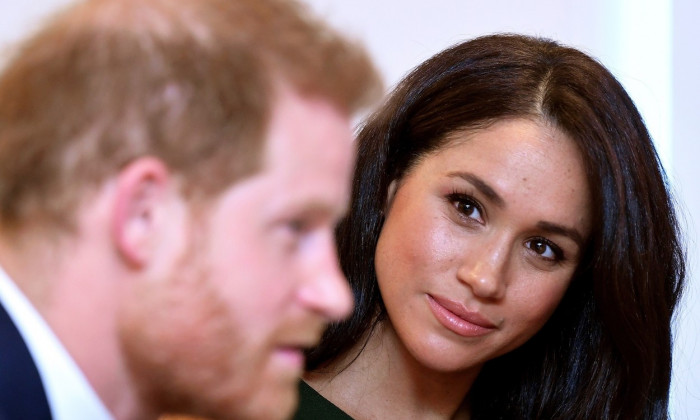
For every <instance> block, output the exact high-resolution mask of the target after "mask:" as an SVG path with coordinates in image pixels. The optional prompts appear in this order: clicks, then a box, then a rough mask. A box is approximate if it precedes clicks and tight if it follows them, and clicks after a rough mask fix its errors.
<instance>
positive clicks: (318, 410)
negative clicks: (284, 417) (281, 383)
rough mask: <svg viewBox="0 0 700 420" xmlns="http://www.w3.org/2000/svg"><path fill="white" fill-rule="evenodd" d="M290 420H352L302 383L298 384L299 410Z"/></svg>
mask: <svg viewBox="0 0 700 420" xmlns="http://www.w3.org/2000/svg"><path fill="white" fill-rule="evenodd" d="M292 420H353V418H352V417H350V416H348V415H347V414H345V413H344V412H343V410H341V409H340V408H338V407H336V406H335V405H333V403H332V402H330V401H328V400H327V399H325V398H323V397H322V396H321V394H319V393H318V392H316V390H314V389H313V388H311V387H310V386H309V385H307V384H306V382H304V381H300V382H299V408H298V409H297V412H296V414H294V418H293V419H292Z"/></svg>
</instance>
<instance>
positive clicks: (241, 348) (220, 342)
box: [122, 91, 354, 419]
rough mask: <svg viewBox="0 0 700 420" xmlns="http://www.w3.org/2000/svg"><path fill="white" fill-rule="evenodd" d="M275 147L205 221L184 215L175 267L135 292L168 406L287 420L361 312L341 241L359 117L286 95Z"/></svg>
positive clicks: (135, 360)
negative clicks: (309, 379) (301, 383)
mask: <svg viewBox="0 0 700 420" xmlns="http://www.w3.org/2000/svg"><path fill="white" fill-rule="evenodd" d="M266 141H267V142H266V149H265V156H264V164H263V166H262V169H261V170H260V171H259V172H258V173H256V174H254V175H252V176H250V177H248V178H245V179H243V180H241V181H239V182H237V183H235V184H234V185H233V186H231V187H230V188H229V189H227V190H225V191H224V192H223V193H222V194H221V195H220V196H219V197H218V198H216V199H215V200H214V201H213V202H211V203H209V204H207V206H206V207H205V210H204V213H202V214H198V215H192V214H190V213H189V212H188V211H183V214H184V215H183V216H182V220H183V223H182V225H181V226H173V227H172V229H173V243H174V244H176V243H181V244H182V245H181V246H179V247H177V246H175V245H174V246H173V247H174V248H179V249H178V250H177V251H173V261H174V263H173V265H172V267H173V268H172V269H171V270H164V273H163V276H162V278H160V279H159V280H158V279H156V281H153V282H150V283H149V284H147V285H143V286H140V287H138V288H137V289H135V290H134V296H133V297H132V298H131V299H132V300H133V302H134V303H133V304H131V305H130V307H129V309H127V310H126V311H125V313H124V314H123V316H122V337H123V341H124V342H125V343H124V347H125V349H126V351H127V353H128V355H129V363H130V365H131V366H130V368H131V370H132V372H133V374H134V376H136V377H137V380H138V381H139V383H140V385H141V387H142V391H143V392H144V393H145V397H146V398H148V399H150V400H153V401H154V403H155V404H156V406H159V407H166V408H167V409H169V410H172V409H173V407H175V408H176V409H177V410H186V411H188V412H193V413H201V414H203V415H208V416H211V417H217V418H236V419H247V418H259V419H277V418H285V417H287V416H288V415H290V414H291V412H292V410H293V409H294V407H295V406H296V402H297V383H298V380H299V377H300V375H301V373H302V370H303V367H304V357H303V354H302V350H303V349H305V348H308V347H311V346H313V345H314V344H316V343H317V342H318V340H319V339H320V336H321V333H322V331H323V329H324V327H325V325H326V323H327V322H328V321H331V320H337V319H340V318H342V317H344V316H346V315H347V314H348V313H349V312H350V310H351V306H352V300H351V295H350V291H349V289H348V287H347V285H346V283H345V279H344V278H343V276H342V274H341V272H340V270H339V268H338V262H337V256H336V251H335V242H334V239H333V231H334V227H335V224H336V223H337V221H338V218H339V217H340V216H342V214H343V212H344V211H345V207H346V203H347V200H348V193H349V177H350V173H351V170H352V165H353V162H354V148H353V145H352V138H351V131H350V125H349V121H348V118H347V116H346V115H345V114H343V113H341V112H339V111H338V110H336V108H334V107H333V106H331V105H330V104H329V103H327V102H325V101H323V100H317V99H313V98H306V97H301V96H298V95H296V94H295V93H292V92H290V91H282V93H281V94H280V96H279V97H278V99H277V103H276V105H275V107H274V108H273V114H272V116H271V122H270V125H269V130H268V134H267V137H266ZM183 207H185V206H183ZM195 401H196V402H195Z"/></svg>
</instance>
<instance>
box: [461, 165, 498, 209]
mask: <svg viewBox="0 0 700 420" xmlns="http://www.w3.org/2000/svg"><path fill="white" fill-rule="evenodd" d="M447 176H449V177H456V178H462V179H463V180H465V181H467V182H469V183H470V184H472V185H473V186H474V188H476V189H477V190H479V191H480V192H481V193H482V194H483V195H485V196H486V198H488V199H489V201H491V202H492V203H493V204H495V205H496V206H498V207H500V208H505V207H506V202H505V201H503V198H501V196H500V195H498V193H497V192H496V191H495V190H494V189H493V188H491V186H489V184H487V183H486V181H484V180H483V179H481V178H479V177H478V176H476V175H474V174H473V173H471V172H450V173H449V174H448V175H447Z"/></svg>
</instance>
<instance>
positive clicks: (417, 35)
mask: <svg viewBox="0 0 700 420" xmlns="http://www.w3.org/2000/svg"><path fill="white" fill-rule="evenodd" d="M305 1H306V2H307V3H308V4H310V5H311V7H312V8H313V9H314V10H315V11H316V12H317V13H318V14H320V15H321V16H323V17H325V18H327V19H329V20H330V21H331V22H333V23H334V25H335V26H336V27H338V28H340V29H341V30H343V31H344V32H346V33H348V34H349V35H351V36H353V37H355V38H357V39H359V40H361V41H362V42H364V43H365V45H366V46H367V47H368V48H369V50H370V51H371V53H372V55H373V56H374V58H375V59H376V61H377V63H378V66H379V68H380V70H381V71H382V73H383V74H384V77H385V80H386V82H387V86H388V87H391V86H393V84H395V83H396V82H397V81H398V80H399V79H400V78H401V77H402V76H403V75H404V74H405V73H406V72H408V71H409V70H410V69H411V68H413V67H414V66H416V65H417V64H419V63H420V62H422V61H423V60H425V59H427V58H428V57H430V56H432V55H433V54H435V53H437V52H438V51H440V50H442V49H444V48H446V47H448V46H450V45H452V44H454V43H456V42H458V41H460V40H463V39H466V38H471V37H474V36H478V35H483V34H487V33H493V32H521V33H527V34H532V35H539V36H545V37H549V38H553V39H555V40H558V41H560V42H562V43H565V44H568V45H571V46H574V47H577V48H579V49H582V50H583V51H585V52H587V53H589V54H591V55H593V56H595V57H596V58H598V59H599V60H600V61H601V62H602V63H603V64H604V65H606V66H607V67H608V68H609V69H610V70H611V71H612V72H613V73H614V74H615V75H616V76H617V77H618V78H619V79H620V81H621V82H622V83H623V84H624V85H625V87H626V88H627V90H628V92H629V93H630V95H631V96H632V98H633V99H634V100H635V102H636V104H637V106H638V107H639V109H640V111H641V112H642V114H643V116H644V118H645V121H646V123H647V126H648V128H649V130H650V131H651V134H652V136H653V137H654V139H655V141H656V144H657V148H658V150H659V154H660V155H661V157H662V160H663V162H664V165H665V167H666V170H667V172H668V175H669V178H670V181H671V183H672V188H673V190H674V192H675V194H676V197H677V201H678V203H679V208H680V210H681V213H682V214H681V220H682V222H683V225H684V230H685V231H686V242H687V247H688V255H689V258H690V261H689V269H690V277H689V282H688V288H687V292H686V294H685V297H684V301H683V307H682V308H681V311H680V312H679V314H678V316H677V318H676V325H675V327H676V328H675V331H676V334H675V340H676V345H675V348H674V370H673V384H672V391H671V417H672V419H674V420H686V419H687V420H693V419H698V418H700V304H698V300H699V299H700V243H699V241H698V237H699V236H698V233H699V232H700V226H699V224H700V187H699V186H698V185H697V184H698V182H699V181H700V164H698V163H697V160H698V158H699V157H700V142H698V141H697V140H696V137H697V131H698V129H697V128H696V127H695V123H696V122H698V120H699V119H700V111H698V110H700V47H698V46H697V44H696V43H697V40H698V39H700V25H697V24H696V22H695V21H696V20H697V19H698V18H700V4H699V3H696V2H693V1H692V0H590V1H588V2H580V1H576V0H537V1H532V0H531V1H524V0H492V1H489V2H477V1H469V0H433V1H430V2H427V1H424V0H400V1H399V0H384V1H382V0H352V1H350V0H305ZM67 3H69V0H32V1H31V2H23V1H19V0H0V59H1V58H4V57H5V56H6V54H7V52H8V51H9V46H11V45H12V43H13V42H15V41H17V40H18V39H20V38H22V37H23V36H25V35H26V34H27V33H29V32H31V31H32V30H33V29H35V28H36V27H37V26H38V25H39V24H40V23H41V21H42V20H43V19H44V18H45V17H46V16H48V15H49V14H50V13H51V12H52V11H53V10H55V9H57V8H59V7H61V6H62V5H65V4H67ZM659 246H663V244H659Z"/></svg>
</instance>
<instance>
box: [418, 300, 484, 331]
mask: <svg viewBox="0 0 700 420" xmlns="http://www.w3.org/2000/svg"><path fill="white" fill-rule="evenodd" d="M427 298H428V305H429V306H430V310H431V311H432V312H433V315H435V318H436V319H437V320H438V322H440V324H442V326H444V327H445V328H447V329H448V330H450V331H452V332H453V333H455V334H457V335H460V336H462V337H478V336H481V335H484V334H488V333H490V332H492V331H494V330H495V329H496V328H497V326H496V324H494V323H493V322H491V321H490V320H489V319H487V318H486V317H485V316H483V315H481V314H480V313H479V312H475V311H470V310H468V309H467V308H466V307H464V305H463V304H461V303H459V302H455V301H453V300H450V299H446V298H443V297H440V296H433V295H427Z"/></svg>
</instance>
